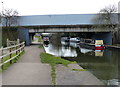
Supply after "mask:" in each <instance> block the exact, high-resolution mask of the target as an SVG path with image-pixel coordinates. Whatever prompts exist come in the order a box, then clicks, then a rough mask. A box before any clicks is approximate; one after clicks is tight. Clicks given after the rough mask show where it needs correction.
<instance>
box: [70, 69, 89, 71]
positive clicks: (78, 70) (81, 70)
mask: <svg viewBox="0 0 120 87" xmlns="http://www.w3.org/2000/svg"><path fill="white" fill-rule="evenodd" d="M72 70H73V71H87V70H86V69H72Z"/></svg>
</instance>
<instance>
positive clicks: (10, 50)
mask: <svg viewBox="0 0 120 87" xmlns="http://www.w3.org/2000/svg"><path fill="white" fill-rule="evenodd" d="M11 52H12V48H10V53H11ZM11 58H12V54H10V59H11ZM10 64H12V60H10Z"/></svg>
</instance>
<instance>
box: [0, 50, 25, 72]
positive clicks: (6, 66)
mask: <svg viewBox="0 0 120 87" xmlns="http://www.w3.org/2000/svg"><path fill="white" fill-rule="evenodd" d="M24 53H25V51H23V52H22V53H21V54H20V56H18V57H16V58H15V59H13V60H12V64H13V63H16V62H17V61H18V59H19V58H20V57H21V56H22V55H23V54H24ZM11 56H12V57H14V56H16V54H15V53H13V54H12V55H11ZM8 59H10V56H6V57H4V58H3V62H5V61H6V60H8ZM10 65H11V64H10V62H7V63H5V64H4V65H3V69H0V72H2V71H4V70H6V69H7V68H8V67H9V66H10Z"/></svg>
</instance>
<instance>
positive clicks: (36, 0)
mask: <svg viewBox="0 0 120 87" xmlns="http://www.w3.org/2000/svg"><path fill="white" fill-rule="evenodd" d="M119 1H120V0H1V2H3V4H2V3H0V7H1V8H0V11H1V10H2V9H3V8H4V9H5V8H9V9H15V10H17V11H18V12H19V15H53V14H92V13H98V12H99V11H100V9H102V8H104V7H106V6H109V5H115V6H116V7H118V2H119Z"/></svg>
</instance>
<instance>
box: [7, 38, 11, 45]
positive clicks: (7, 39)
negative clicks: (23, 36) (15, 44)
mask: <svg viewBox="0 0 120 87" xmlns="http://www.w3.org/2000/svg"><path fill="white" fill-rule="evenodd" d="M9 44H10V43H9V39H8V38H7V47H8V46H9Z"/></svg>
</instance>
